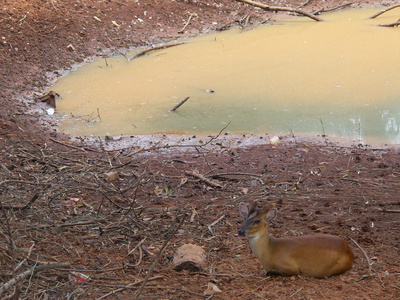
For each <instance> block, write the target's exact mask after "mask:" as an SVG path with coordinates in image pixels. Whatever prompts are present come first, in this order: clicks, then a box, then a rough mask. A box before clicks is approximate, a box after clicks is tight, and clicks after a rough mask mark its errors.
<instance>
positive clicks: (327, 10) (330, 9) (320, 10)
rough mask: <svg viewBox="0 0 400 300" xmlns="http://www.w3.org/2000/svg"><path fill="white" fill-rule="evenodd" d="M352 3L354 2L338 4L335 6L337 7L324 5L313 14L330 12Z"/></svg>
mask: <svg viewBox="0 0 400 300" xmlns="http://www.w3.org/2000/svg"><path fill="white" fill-rule="evenodd" d="M352 4H353V2H350V3H345V4H342V5H338V6H335V7H332V8H325V7H323V8H321V9H319V10H317V11H315V12H313V15H318V14H321V13H324V12H330V11H334V10H338V9H342V8H345V7H347V6H350V5H352Z"/></svg>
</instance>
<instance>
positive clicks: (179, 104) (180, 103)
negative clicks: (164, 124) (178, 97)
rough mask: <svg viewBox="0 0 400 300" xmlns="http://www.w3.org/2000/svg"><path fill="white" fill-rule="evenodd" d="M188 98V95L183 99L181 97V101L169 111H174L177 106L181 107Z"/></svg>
mask: <svg viewBox="0 0 400 300" xmlns="http://www.w3.org/2000/svg"><path fill="white" fill-rule="evenodd" d="M189 98H190V97H186V98H185V99H183V100H182V101H181V102H179V103H178V104H177V105H175V106H174V107H173V108H172V109H171V110H170V111H176V110H177V109H178V108H179V107H181V106H182V105H183V103H185V102H186V101H188V100H189Z"/></svg>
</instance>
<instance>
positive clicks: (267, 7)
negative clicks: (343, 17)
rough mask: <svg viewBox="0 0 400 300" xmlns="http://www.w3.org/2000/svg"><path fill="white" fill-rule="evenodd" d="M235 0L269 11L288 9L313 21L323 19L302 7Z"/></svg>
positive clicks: (250, 0)
mask: <svg viewBox="0 0 400 300" xmlns="http://www.w3.org/2000/svg"><path fill="white" fill-rule="evenodd" d="M236 1H239V2H243V3H246V4H250V5H253V6H256V7H260V8H262V9H264V10H269V11H288V12H293V13H297V14H300V15H303V16H306V17H309V18H310V19H313V20H314V21H317V22H322V21H324V20H323V19H321V18H318V17H317V16H314V15H313V14H311V13H309V12H306V11H304V10H302V9H299V8H292V7H280V6H270V5H266V4H263V3H259V2H255V1H252V0H236Z"/></svg>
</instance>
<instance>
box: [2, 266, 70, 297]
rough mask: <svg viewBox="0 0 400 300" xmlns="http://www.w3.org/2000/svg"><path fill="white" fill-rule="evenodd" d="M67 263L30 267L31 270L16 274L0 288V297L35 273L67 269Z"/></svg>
mask: <svg viewBox="0 0 400 300" xmlns="http://www.w3.org/2000/svg"><path fill="white" fill-rule="evenodd" d="M69 265H70V264H69V263H66V262H64V263H50V264H46V265H42V266H37V267H32V268H31V269H29V270H27V271H25V272H23V273H21V274H18V275H17V276H15V277H14V278H12V279H10V280H9V281H7V282H6V283H5V284H3V286H2V287H1V288H0V296H1V295H3V294H4V293H7V292H8V291H9V290H10V289H11V288H12V287H13V286H15V285H17V284H18V283H19V282H20V281H22V280H24V279H26V278H28V277H30V276H32V275H34V274H36V273H37V272H40V271H43V270H47V269H57V268H67V267H69Z"/></svg>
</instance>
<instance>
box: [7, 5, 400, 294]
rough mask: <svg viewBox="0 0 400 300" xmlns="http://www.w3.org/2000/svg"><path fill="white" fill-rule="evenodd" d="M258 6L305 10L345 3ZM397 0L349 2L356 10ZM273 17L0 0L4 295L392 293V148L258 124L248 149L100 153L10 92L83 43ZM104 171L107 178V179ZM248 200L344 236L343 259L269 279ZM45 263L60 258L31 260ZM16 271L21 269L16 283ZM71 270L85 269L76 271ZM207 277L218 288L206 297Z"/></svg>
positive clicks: (63, 62)
mask: <svg viewBox="0 0 400 300" xmlns="http://www.w3.org/2000/svg"><path fill="white" fill-rule="evenodd" d="M264 3H267V4H270V5H275V6H290V7H299V6H301V5H302V6H301V8H302V9H304V10H307V11H309V12H313V11H316V10H318V9H321V8H332V7H335V6H337V5H340V4H343V3H345V1H333V0H327V1H320V0H318V1H317V0H314V1H304V0H301V1H298V0H289V1H284V0H282V1H264ZM394 3H396V1H379V0H373V1H360V0H356V1H353V4H352V7H359V6H366V5H368V6H384V7H386V6H388V5H392V4H394ZM194 13H195V14H196V15H193V17H192V18H191V21H190V23H189V24H188V25H187V26H186V28H185V30H184V32H183V33H179V32H180V31H181V30H182V29H183V28H184V26H185V24H186V22H187V21H188V19H189V16H190V15H191V14H194ZM283 16H286V13H283V12H278V13H277V12H269V11H263V10H261V9H257V8H255V7H253V6H250V5H247V4H243V3H239V2H237V1H233V0H232V1H230V0H219V1H211V0H198V1H195V0H175V1H173V0H127V1H124V0H119V1H116V0H115V1H114V0H109V1H100V0H99V1H98V0H86V1H83V0H82V1H81V0H65V1H58V0H30V1H14V0H2V1H1V7H0V71H1V77H0V78H1V79H0V97H1V107H0V115H1V123H0V145H1V148H0V149H1V156H0V191H1V195H0V204H1V207H0V215H1V222H0V224H1V227H0V278H1V282H2V283H7V284H6V285H0V293H2V294H1V295H0V296H1V297H8V298H7V299H18V298H19V299H95V298H97V299H98V298H100V297H102V296H103V298H102V299H105V298H108V299H134V298H135V297H140V298H143V299H197V298H198V299H201V298H204V299H206V298H208V299H211V298H212V299H257V298H260V299H399V298H400V261H399V254H400V253H399V247H400V240H399V239H400V236H399V224H400V219H399V211H400V207H399V206H400V198H399V193H400V181H399V176H400V156H399V149H398V147H397V146H390V147H385V148H373V147H371V146H368V145H362V146H361V145H344V144H337V143H333V142H331V140H330V139H328V138H327V137H316V138H315V139H312V140H308V141H307V140H303V139H301V138H300V137H287V138H286V139H284V140H283V141H282V142H281V143H280V144H277V145H271V144H268V142H267V141H268V138H267V136H266V137H264V138H263V137H262V136H260V137H259V139H260V140H263V139H264V140H263V141H262V142H261V143H257V144H258V145H249V143H244V142H242V141H241V140H235V142H234V143H232V142H231V140H230V137H229V135H228V136H226V135H224V134H223V133H222V134H221V135H218V136H214V137H202V138H200V137H191V138H190V140H191V141H192V142H193V144H194V145H192V146H186V147H184V146H176V147H171V146H166V144H160V143H158V141H157V138H158V137H148V138H147V144H146V146H143V145H140V144H138V143H135V140H136V139H137V137H130V139H131V141H132V144H131V145H126V147H123V148H121V149H119V150H110V149H109V148H110V147H109V146H110V145H109V144H112V143H113V141H102V142H99V143H93V142H90V143H89V142H88V141H86V140H85V139H79V138H75V139H73V140H71V139H70V137H68V136H65V135H63V134H61V133H59V132H57V131H56V130H55V129H54V128H52V127H49V126H48V125H47V124H46V122H44V121H43V120H42V118H43V117H41V116H40V115H39V114H37V113H34V112H32V110H31V109H30V108H31V107H32V106H34V105H35V104H34V103H33V102H32V101H21V99H22V98H32V97H34V96H39V95H42V94H43V90H44V88H45V87H47V86H48V85H49V84H50V82H51V76H50V77H49V75H52V76H53V77H54V76H58V75H59V74H60V72H59V71H57V70H60V69H64V70H68V69H70V68H71V66H72V65H73V64H74V63H77V62H82V61H84V59H85V58H87V57H90V56H93V55H95V56H108V55H112V54H113V53H115V52H118V51H124V50H126V49H128V48H129V47H135V46H150V45H153V44H157V43H161V42H166V41H171V40H174V39H176V38H178V37H181V36H195V35H199V34H202V33H206V32H209V31H213V30H225V29H228V28H230V27H232V26H247V27H251V26H255V25H258V24H261V23H265V22H272V21H273V20H274V19H276V18H280V17H283ZM320 17H323V14H322V15H320ZM113 21H114V23H115V24H114V23H113ZM116 24H117V25H116ZM153 139H154V140H153ZM186 139H187V138H186ZM243 141H244V139H243ZM245 144H246V145H245ZM196 145H197V146H196ZM111 148H112V147H111ZM107 149H108V150H107ZM109 172H116V173H118V179H117V180H115V181H114V180H106V179H107V178H108V177H107V176H105V175H104V174H105V173H109ZM193 172H198V173H199V174H201V175H203V176H204V178H200V179H199V176H196V174H194V173H193ZM251 200H259V201H260V202H261V203H262V204H264V205H267V204H269V203H275V204H276V205H277V207H278V208H279V215H278V218H277V219H276V220H275V221H274V223H273V224H272V225H271V228H270V230H271V233H272V234H273V235H275V236H291V235H301V234H315V233H329V234H335V235H340V236H342V237H344V238H345V239H346V240H347V241H348V242H349V244H350V246H351V248H352V249H353V252H354V254H355V264H354V268H353V269H351V270H349V271H348V272H346V273H344V274H341V275H339V276H334V277H331V278H327V279H314V278H308V277H304V276H292V277H283V276H267V275H266V274H265V272H264V270H263V269H262V268H261V266H260V264H259V262H258V261H257V259H256V258H255V257H254V255H253V254H252V253H251V251H250V247H249V244H248V242H247V241H246V240H245V239H239V238H237V237H235V234H236V232H237V230H238V228H240V226H241V223H242V221H243V220H242V218H241V217H240V216H239V213H238V204H239V203H240V202H241V201H244V202H250V201H251ZM179 226H180V227H179ZM352 240H354V241H356V242H357V243H358V244H359V245H360V247H361V249H363V251H365V254H363V253H362V251H361V250H360V249H359V248H358V247H357V246H356V245H355V243H354V242H353V241H352ZM186 243H192V244H196V245H199V246H201V247H203V249H204V250H205V252H206V255H207V259H206V268H204V269H203V270H183V271H174V270H172V269H171V261H172V257H173V255H174V252H175V250H176V249H177V248H178V247H179V246H181V245H183V244H186ZM163 246H165V251H164V252H162V253H161V254H160V251H161V250H162V249H163ZM367 258H368V260H369V262H368V260H367ZM56 262H58V263H67V264H66V265H64V266H63V267H61V268H56V269H55V268H49V269H45V270H42V271H40V272H37V273H36V274H34V275H32V276H31V273H29V272H26V271H27V270H30V269H31V268H37V267H40V266H43V265H45V264H47V263H56ZM369 268H371V270H369ZM24 272H26V273H24ZM18 274H25V277H24V278H23V279H22V280H20V281H19V283H18V284H11V283H10V280H12V279H13V278H14V279H15V278H18V277H16V276H17V275H18ZM79 274H83V275H86V276H89V278H87V280H78V278H79V276H80V275H79ZM147 274H149V277H148V278H147V279H149V280H147V279H146V278H145V277H146V275H147ZM142 283H145V286H144V288H143V289H142V290H140V291H139V287H140V286H141V284H142ZM208 283H214V284H215V285H216V286H218V288H219V289H220V290H221V291H222V292H219V293H215V294H214V295H213V296H208V295H205V294H204V291H205V290H206V288H207V285H208ZM5 287H10V288H9V290H8V291H4V288H5ZM113 291H114V293H111V292H113ZM109 293H110V294H109ZM107 294H109V295H108V296H107ZM106 296H107V297H106Z"/></svg>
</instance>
